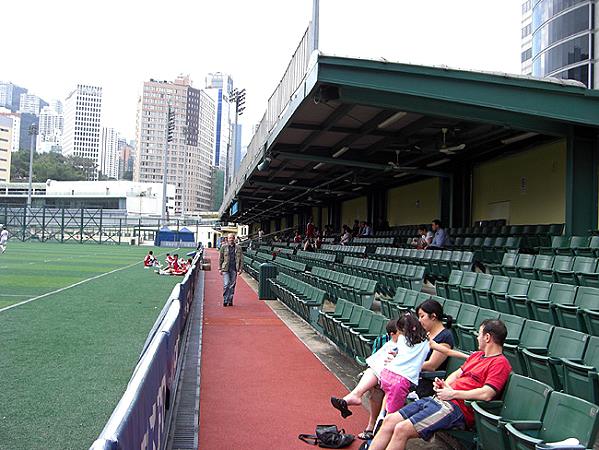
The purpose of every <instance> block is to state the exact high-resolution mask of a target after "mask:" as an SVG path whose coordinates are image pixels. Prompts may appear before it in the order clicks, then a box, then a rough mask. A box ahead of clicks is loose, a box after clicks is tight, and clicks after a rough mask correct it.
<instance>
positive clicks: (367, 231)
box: [360, 222, 373, 236]
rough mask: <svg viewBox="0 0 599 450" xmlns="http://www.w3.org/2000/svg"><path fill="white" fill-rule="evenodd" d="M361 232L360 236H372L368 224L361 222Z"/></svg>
mask: <svg viewBox="0 0 599 450" xmlns="http://www.w3.org/2000/svg"><path fill="white" fill-rule="evenodd" d="M362 225H363V226H362V227H361V228H362V231H361V233H362V234H360V236H372V235H373V233H372V227H371V226H370V222H362Z"/></svg>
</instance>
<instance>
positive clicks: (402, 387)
mask: <svg viewBox="0 0 599 450" xmlns="http://www.w3.org/2000/svg"><path fill="white" fill-rule="evenodd" d="M391 339H392V340H391V341H389V342H388V343H387V344H385V345H383V347H381V349H380V350H379V351H378V352H376V353H375V354H374V355H372V356H370V357H369V358H368V359H367V360H366V362H367V363H368V365H369V369H368V370H366V372H365V373H364V375H363V376H362V378H361V379H360V382H359V383H358V385H357V386H356V387H355V388H354V390H353V391H351V392H350V393H349V394H347V395H346V396H345V397H343V398H337V397H331V404H332V405H333V407H335V408H336V409H338V410H339V411H340V412H341V416H342V417H343V418H346V417H348V416H351V414H352V412H351V411H350V409H349V406H356V405H361V404H362V396H363V395H364V394H365V393H366V392H367V391H368V390H370V389H371V388H373V387H374V386H376V385H377V384H380V386H381V389H382V390H383V391H384V392H385V398H386V410H387V412H389V413H390V412H395V411H398V410H399V409H401V408H402V407H403V406H404V404H405V402H406V397H407V396H408V393H409V392H410V389H411V388H412V386H415V385H417V384H418V377H419V375H420V370H421V368H422V365H423V364H424V361H425V360H426V357H427V355H428V352H429V343H428V339H427V336H426V331H425V330H424V328H422V325H420V322H419V321H418V318H417V317H416V316H415V315H414V314H412V313H410V312H407V313H404V314H402V315H401V316H400V318H399V319H398V320H397V331H396V333H393V334H391Z"/></svg>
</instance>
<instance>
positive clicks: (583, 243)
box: [539, 236, 599, 257]
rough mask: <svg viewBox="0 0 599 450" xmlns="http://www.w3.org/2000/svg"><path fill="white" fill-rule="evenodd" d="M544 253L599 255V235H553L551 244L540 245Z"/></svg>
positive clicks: (540, 250)
mask: <svg viewBox="0 0 599 450" xmlns="http://www.w3.org/2000/svg"><path fill="white" fill-rule="evenodd" d="M539 253H540V254H542V255H569V256H591V257H597V256H599V236H553V238H551V246H545V247H543V246H541V247H539Z"/></svg>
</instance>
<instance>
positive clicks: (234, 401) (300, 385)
mask: <svg viewBox="0 0 599 450" xmlns="http://www.w3.org/2000/svg"><path fill="white" fill-rule="evenodd" d="M209 256H210V257H211V259H212V268H213V270H212V271H210V272H205V274H206V282H205V289H206V290H205V296H204V329H203V340H202V360H201V364H202V365H201V384H200V436H199V448H200V449H201V450H218V449H223V450H224V449H226V450H237V449H244V450H245V449H247V450H252V449H256V450H258V449H259V450H265V449H273V450H287V449H304V450H309V449H310V448H314V447H312V446H309V445H308V444H305V443H303V442H301V441H299V440H298V439H297V435H298V434H300V433H314V428H315V427H316V425H317V424H336V425H337V426H339V427H343V428H345V429H346V430H347V432H348V433H353V434H357V433H359V432H360V431H361V430H363V428H364V426H366V423H367V421H368V414H367V411H366V410H365V409H363V408H354V409H353V411H354V414H353V415H352V416H351V417H349V418H347V419H342V418H341V415H340V414H339V412H338V411H337V410H336V409H334V408H333V407H332V406H331V405H330V403H329V398H330V396H331V395H339V396H341V395H345V393H346V392H347V390H346V389H345V387H344V386H343V385H342V384H341V382H340V381H339V380H338V379H337V378H336V377H335V376H334V375H333V374H332V373H331V372H329V370H328V369H327V368H326V367H325V366H324V365H323V364H322V363H321V362H320V361H319V360H318V359H317V358H316V357H315V356H314V354H313V353H312V352H311V351H310V350H309V349H308V348H307V347H306V346H305V345H304V344H303V343H302V342H301V341H300V340H299V339H298V338H297V337H296V336H295V335H294V334H293V333H292V332H291V331H290V330H289V329H288V328H287V326H286V325H285V324H284V323H283V322H282V321H281V320H280V319H279V318H278V317H277V316H276V315H275V314H274V313H273V312H272V310H271V309H270V308H269V307H268V306H267V305H266V304H264V303H262V302H261V301H260V300H258V297H257V295H256V294H255V292H254V291H253V290H252V288H251V287H250V286H249V285H248V284H247V283H246V282H245V281H244V280H243V279H242V278H241V277H239V278H237V288H236V291H235V298H234V300H233V301H234V304H235V306H233V307H227V308H224V307H223V306H222V277H221V276H220V274H219V272H218V270H215V269H216V268H217V267H216V266H217V264H216V262H217V261H218V259H217V258H218V254H217V253H216V251H214V250H211V251H209ZM361 443H362V441H360V440H358V439H356V441H355V442H354V443H353V444H352V446H351V447H348V448H353V449H357V448H358V447H359V446H360V444H361Z"/></svg>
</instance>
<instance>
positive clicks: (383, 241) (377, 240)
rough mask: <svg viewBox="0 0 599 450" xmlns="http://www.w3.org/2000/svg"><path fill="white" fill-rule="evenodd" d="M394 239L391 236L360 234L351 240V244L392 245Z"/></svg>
mask: <svg viewBox="0 0 599 450" xmlns="http://www.w3.org/2000/svg"><path fill="white" fill-rule="evenodd" d="M394 242H395V239H394V238H392V237H378V236H376V237H375V236H362V237H355V238H353V239H352V240H351V243H352V245H377V244H378V245H393V244H394Z"/></svg>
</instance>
